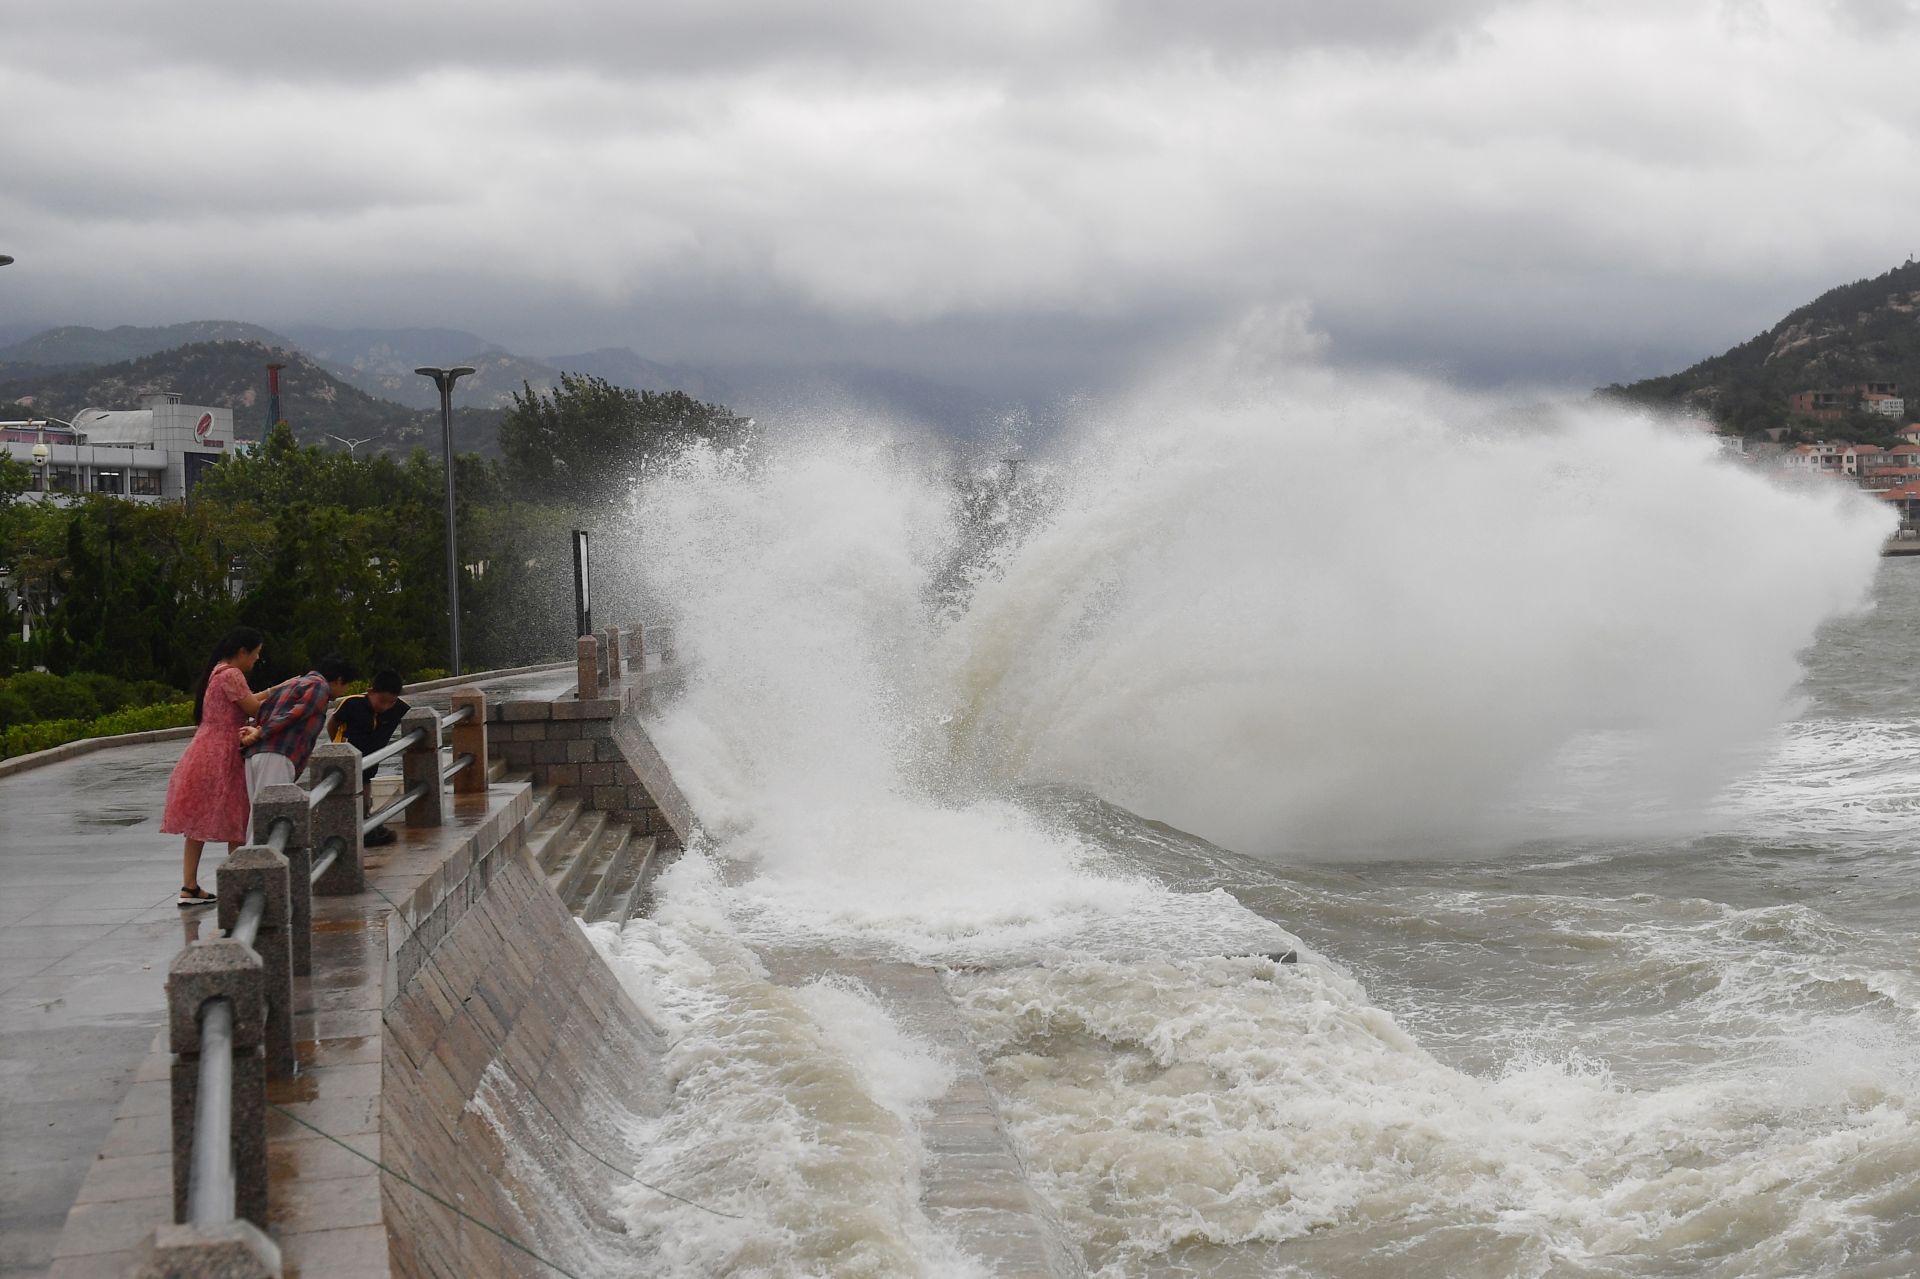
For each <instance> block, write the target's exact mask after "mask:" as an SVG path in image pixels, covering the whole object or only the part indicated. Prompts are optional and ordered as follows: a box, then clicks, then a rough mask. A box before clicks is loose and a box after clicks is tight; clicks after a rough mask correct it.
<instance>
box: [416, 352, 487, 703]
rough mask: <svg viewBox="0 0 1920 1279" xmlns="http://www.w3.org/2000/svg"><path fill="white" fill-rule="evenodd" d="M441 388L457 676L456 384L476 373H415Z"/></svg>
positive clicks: (450, 604) (449, 583)
mask: <svg viewBox="0 0 1920 1279" xmlns="http://www.w3.org/2000/svg"><path fill="white" fill-rule="evenodd" d="M414 372H415V373H418V374H419V375H420V376H421V377H430V378H432V379H433V384H434V385H435V386H437V387H439V388H440V438H441V441H442V442H443V443H444V444H445V446H446V457H447V625H448V627H449V630H450V633H451V635H452V637H453V654H452V656H453V674H455V675H458V674H460V673H461V670H460V544H459V538H460V534H459V531H458V529H457V528H456V527H455V525H454V518H453V384H454V383H455V382H458V381H459V380H460V379H461V378H463V377H465V376H466V375H467V374H469V373H471V372H473V370H472V369H470V368H468V367H467V366H466V365H464V364H463V365H461V366H460V367H459V368H453V369H436V368H431V367H426V368H418V369H415V370H414Z"/></svg>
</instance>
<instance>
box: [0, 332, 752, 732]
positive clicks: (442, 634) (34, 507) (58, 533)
mask: <svg viewBox="0 0 1920 1279" xmlns="http://www.w3.org/2000/svg"><path fill="white" fill-rule="evenodd" d="M214 345H221V344H214ZM225 345H233V344H225ZM258 355H259V352H258V351H254V352H252V353H251V354H250V355H248V356H247V358H248V359H253V358H255V357H257V356H258ZM518 408H519V409H520V410H524V411H525V414H526V418H525V421H523V423H522V426H521V430H520V432H519V434H518V435H517V436H516V440H517V447H519V448H520V450H521V456H523V457H530V458H531V457H540V458H544V459H545V462H546V465H545V466H544V467H536V468H535V474H533V475H532V476H531V477H523V476H521V475H518V474H515V473H514V472H512V471H511V470H509V469H508V468H504V467H502V466H500V465H499V464H497V463H494V462H490V461H487V460H484V459H482V458H479V457H475V456H472V455H464V456H461V457H459V458H458V459H457V460H456V481H457V491H458V499H459V500H458V507H457V511H456V518H457V521H458V533H459V547H460V561H461V563H462V565H463V571H464V574H465V576H464V578H463V581H462V585H461V603H462V609H461V628H462V636H463V652H462V656H463V659H464V664H465V665H466V667H467V669H469V670H476V669H486V668H491V667H504V666H517V665H525V664H528V663H532V662H540V661H551V660H557V659H564V658H566V657H568V656H569V654H570V652H571V641H572V638H573V635H572V581H571V545H570V542H569V539H568V536H567V531H568V530H569V529H570V528H590V529H593V530H594V531H595V532H596V534H608V533H613V532H615V531H616V530H614V529H611V528H607V527H606V526H605V524H604V522H603V517H602V516H601V515H600V514H599V509H597V508H595V507H593V506H591V505H590V504H589V499H590V498H592V497H595V496H599V495H605V494H609V493H611V492H615V491H618V490H619V489H620V487H621V486H622V485H624V483H625V481H626V479H627V478H628V477H629V476H631V475H633V474H637V473H638V471H639V470H640V469H641V468H642V467H644V466H645V465H647V464H649V463H650V462H652V461H653V460H654V459H656V458H658V457H660V456H661V455H662V454H663V453H664V452H665V451H666V450H669V449H673V448H678V447H680V446H682V445H683V444H685V443H687V442H689V441H692V440H713V441H716V442H722V443H728V442H732V441H734V440H737V439H739V438H740V437H741V435H742V434H743V432H744V428H745V426H746V423H745V422H743V421H742V420H741V419H738V418H735V417H734V416H732V415H731V414H729V413H728V412H727V411H726V410H725V409H723V408H719V407H718V406H715V405H709V404H702V403H700V402H698V401H695V400H692V399H689V398H688V397H686V396H684V395H678V394H667V395H654V394H650V393H642V392H633V391H625V390H621V389H619V388H615V387H611V386H608V385H607V384H606V383H604V382H595V381H593V380H591V379H568V380H567V384H566V385H565V386H563V388H562V389H561V391H559V392H556V393H555V394H554V395H553V396H551V397H543V396H540V395H536V394H535V393H534V392H533V391H532V390H531V389H530V388H529V389H527V390H526V393H525V395H524V396H522V397H521V403H520V405H519V406H518ZM15 469H16V470H23V468H15ZM602 469H604V470H606V471H607V472H608V473H609V476H610V478H609V479H608V481H607V482H606V483H604V484H602V483H600V482H599V481H598V478H597V477H598V475H599V473H600V471H601V470H602ZM14 478H18V477H16V476H13V475H12V473H11V472H9V471H8V470H6V469H5V468H4V467H0V569H4V570H5V576H4V577H3V578H0V582H4V583H5V584H6V586H7V589H6V590H5V591H4V592H0V627H4V629H0V676H10V678H6V679H0V730H4V731H5V732H6V733H7V737H6V739H5V743H4V747H3V749H4V750H5V751H7V752H9V753H20V752H22V751H26V750H40V749H45V748H46V747H48V746H53V745H58V744H59V743H60V742H63V741H68V740H72V739H73V738H75V737H80V736H87V735H92V734H95V733H97V732H104V731H115V732H128V731H137V729H136V728H128V727H122V726H120V725H125V724H129V723H135V722H136V721H137V724H138V725H139V726H147V727H155V726H160V725H159V723H158V722H152V723H150V722H149V721H154V720H166V719H167V718H168V716H169V715H170V714H171V712H164V713H163V712H162V711H160V710H159V709H158V708H160V707H165V706H174V705H177V704H179V703H180V702H181V701H182V700H183V699H184V697H185V692H184V690H188V689H191V688H193V687H194V686H195V684H196V683H197V682H198V681H199V679H200V678H201V675H202V672H203V671H204V669H205V665H206V659H207V653H208V650H209V648H210V647H211V645H212V644H213V642H214V641H215V640H216V639H218V638H219V637H220V636H221V635H222V634H224V633H225V632H226V631H227V630H229V629H230V628H231V627H233V626H235V625H239V624H246V625H250V626H254V627H257V628H259V629H260V630H261V631H262V632H264V633H265V635H266V647H265V651H264V653H263V655H262V659H261V665H260V666H259V667H258V668H256V670H255V672H254V676H253V682H254V683H255V684H256V686H258V685H262V684H266V683H271V682H275V681H277V680H279V679H281V678H283V677H284V676H286V675H289V674H297V673H300V672H303V671H305V670H308V669H310V668H311V667H312V665H313V664H314V663H315V662H316V661H318V660H319V659H320V658H321V657H323V656H325V655H327V654H330V653H336V652H337V653H339V654H341V655H343V656H345V657H347V658H348V659H350V660H352V661H353V662H354V663H355V664H357V665H358V666H359V667H360V668H361V669H362V670H363V671H373V670H378V669H381V668H383V667H393V668H395V669H397V670H400V671H402V672H403V673H405V676H406V678H408V679H409V680H410V681H415V682H418V681H422V680H426V679H430V678H432V677H433V676H434V675H435V674H436V673H437V672H439V671H441V670H443V669H444V668H445V667H447V666H448V665H450V662H449V653H448V634H447V615H446V592H447V582H446V559H445V553H446V552H445V548H446V519H445V483H444V472H443V469H442V467H441V465H440V462H439V459H438V457H437V456H435V455H433V454H431V453H429V452H427V451H424V450H421V449H417V448H416V449H414V450H413V451H412V452H411V453H410V454H408V455H406V456H404V457H398V456H393V455H389V454H378V455H373V456H366V457H361V458H358V459H355V458H353V457H351V456H349V455H348V454H346V453H343V452H340V451H338V450H334V449H326V448H320V447H315V446H311V445H307V446H303V445H302V444H300V443H299V441H298V440H297V439H296V438H295V434H294V432H293V431H292V430H290V429H289V428H288V427H287V426H286V425H285V424H281V425H280V426H278V427H276V428H275V429H274V430H273V431H271V432H269V433H268V434H267V436H266V438H265V439H264V440H263V441H262V442H261V444H260V446H259V447H258V448H257V449H255V450H253V451H252V452H250V453H248V454H235V455H230V456H228V457H227V458H225V459H224V460H222V461H221V462H220V463H219V465H217V466H216V467H214V468H213V469H212V470H211V471H209V472H208V473H207V474H206V476H205V477H204V478H203V479H202V480H201V482H200V484H199V486H198V487H197V488H196V490H195V492H194V494H193V496H192V498H191V500H189V501H187V502H185V503H174V502H160V503H137V502H133V501H129V500H126V499H122V498H116V497H107V496H99V495H90V496H82V497H77V498H69V499H64V500H61V501H58V502H38V501H13V500H8V497H9V489H8V487H7V486H8V484H9V483H11V481H12V479H14ZM576 489H579V490H580V491H576ZM530 493H531V494H532V495H533V496H536V497H538V498H540V499H541V500H538V501H530V500H527V499H528V496H529V494H530ZM617 545H618V544H617V538H608V539H607V540H603V541H598V542H596V549H600V548H602V547H606V548H609V549H610V551H611V553H612V555H613V557H614V558H613V559H612V560H609V561H608V563H617V562H618V558H619V555H620V552H619V551H618V549H617ZM603 571H605V570H604V569H603ZM605 620H621V619H617V618H615V619H605ZM23 622H25V623H28V624H29V625H30V629H31V638H30V639H23V638H22V636H21V632H22V623H23ZM35 667H40V668H44V671H35V670H34V669H33V668H35ZM15 672H18V673H17V674H16V673H15ZM46 672H51V673H46ZM63 676H66V677H69V678H62V677H63ZM188 705H189V709H190V703H189V704H188ZM149 710H151V711H153V714H152V715H148V714H147V712H148V711H149ZM129 717H131V718H129ZM185 721H186V716H185V714H184V713H183V714H181V715H180V716H179V722H183V723H184V722H185ZM103 724H104V725H107V726H108V727H106V728H102V727H101V725H103Z"/></svg>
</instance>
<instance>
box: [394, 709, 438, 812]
mask: <svg viewBox="0 0 1920 1279" xmlns="http://www.w3.org/2000/svg"><path fill="white" fill-rule="evenodd" d="M416 728H417V729H420V730H421V736H420V740H419V741H417V742H415V743H414V744H413V745H411V746H409V747H407V749H406V750H405V751H404V752H403V753H402V754H401V756H400V785H401V787H402V789H403V790H412V789H413V788H414V787H415V786H418V785H420V784H421V783H422V782H424V783H426V784H427V793H426V794H425V795H422V796H421V797H420V798H419V799H416V800H415V801H413V803H412V804H411V805H410V806H409V807H408V808H407V825H409V826H440V825H443V824H445V822H446V820H447V788H446V785H445V783H443V782H442V781H441V780H440V712H439V711H436V710H434V709H433V708H432V707H429V706H416V707H414V708H413V709H412V710H410V711H408V712H407V713H406V714H405V715H404V716H402V717H401V719H400V732H401V734H402V735H403V736H404V735H405V734H407V733H411V732H412V731H413V730H414V729H416Z"/></svg>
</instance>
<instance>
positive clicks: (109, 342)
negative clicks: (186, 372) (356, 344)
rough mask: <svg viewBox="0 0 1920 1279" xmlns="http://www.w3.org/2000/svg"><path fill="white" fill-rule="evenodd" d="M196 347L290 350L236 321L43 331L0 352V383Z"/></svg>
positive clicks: (270, 333) (76, 326) (275, 336)
mask: <svg viewBox="0 0 1920 1279" xmlns="http://www.w3.org/2000/svg"><path fill="white" fill-rule="evenodd" d="M199 342H257V343H259V344H261V345H262V346H270V347H277V348H280V349H283V350H284V349H290V348H291V347H292V345H293V344H292V343H290V342H288V341H287V340H286V339H285V338H283V337H281V336H280V335H279V334H278V333H275V332H273V331H272V330H271V329H264V328H261V327H260V326H259V325H258V324H247V323H244V322H243V321H240V320H192V321H189V322H187V323H185V324H162V325H136V324H122V325H120V326H118V327H117V328H111V329H94V328H88V327H87V326H85V325H81V324H68V325H63V326H61V327H60V328H57V329H47V330H44V331H43V332H39V333H35V334H34V335H33V336H31V337H28V338H25V339H23V340H22V341H19V342H15V343H13V344H12V345H10V346H4V347H0V379H9V378H14V377H21V376H27V375H30V374H32V373H35V372H39V371H44V370H52V369H86V368H94V367H96V366H98V365H102V364H121V363H124V362H126V361H128V360H138V359H140V358H142V357H143V356H148V355H154V354H157V353H159V352H161V351H170V350H172V349H173V348H174V347H179V346H191V345H194V344H195V343H199Z"/></svg>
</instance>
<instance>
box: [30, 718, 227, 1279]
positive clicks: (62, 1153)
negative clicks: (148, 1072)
mask: <svg viewBox="0 0 1920 1279" xmlns="http://www.w3.org/2000/svg"><path fill="white" fill-rule="evenodd" d="M185 748H186V743H185V742H184V741H181V742H159V743H153V744H149V745H144V746H133V747H126V748H124V749H119V750H110V751H102V752H100V753H99V754H95V755H86V756H82V757H80V758H78V759H74V760H69V761H66V762H64V763H59V764H51V765H48V766H47V767H45V768H39V769H34V770H32V771H30V772H26V773H22V774H19V775H17V776H14V777H9V778H5V779H0V925H3V926H0V1275H7V1276H15V1275H21V1276H24V1275H41V1274H45V1273H46V1270H47V1267H48V1266H49V1264H50V1263H51V1260H52V1256H53V1246H54V1242H55V1240H56V1239H57V1238H58V1237H59V1234H60V1229H61V1225H62V1223H63V1222H64V1221H65V1219H66V1215H67V1210H68V1209H69V1208H70V1207H71V1206H72V1204H73V1202H74V1197H75V1195H76V1194H77V1193H78V1192H79V1189H80V1184H81V1182H82V1180H83V1179H84V1178H85V1177H86V1174H87V1170H88V1168H89V1167H90V1166H91V1164H92V1163H93V1161H94V1157H95V1155H96V1154H97V1153H98V1152H99V1150H100V1147H101V1145H102V1143H103V1142H104V1141H105V1140H106V1137H107V1132H108V1129H109V1127H110V1126H111V1125H112V1123H113V1118H114V1114H115V1112H116V1111H117V1110H118V1109H119V1107H120V1105H121V1103H122V1102H123V1101H124V1100H125V1099H126V1097H127V1094H128V1092H129V1090H130V1089H131V1088H132V1086H133V1083H134V1076H135V1073H136V1071H137V1070H138V1069H139V1066H140V1063H141V1061H142V1059H143V1058H144V1057H145V1056H146V1055H147V1049H148V1047H149V1045H150V1044H151V1043H152V1042H153V1037H154V1034H155V1032H156V1031H157V1030H158V1029H159V1027H160V1025H161V1023H162V1021H163V1020H164V1017H165V1013H166V998H165V983H166V975H167V965H168V964H169V963H171V962H172V959H173V956H174V955H175V954H176V953H177V952H178V951H179V949H180V947H181V946H182V945H183V944H184V943H186V942H188V941H192V940H194V939H195V938H197V937H198V936H200V935H202V934H201V932H200V930H201V929H205V930H206V933H205V935H208V936H211V935H212V932H213V930H214V927H215V921H214V919H213V912H212V911H211V910H208V909H205V908H200V909H195V910H187V911H182V910H180V909H178V908H177V907H176V906H175V905H174V904H173V903H174V895H175V891H176V890H177V889H178V888H179V886H180V840H179V839H178V838H177V837H175V836H171V835H162V834H161V833H160V809H161V805H162V802H163V800H164V799H165V796H166V787H167V777H168V775H169V774H170V773H171V772H172V770H173V765H174V761H175V760H177V759H179V757H180V752H181V751H182V750H184V749H185ZM224 858H225V853H224V850H220V851H211V850H210V851H209V853H208V856H207V857H206V859H205V861H204V862H203V864H202V867H201V875H202V882H203V883H212V882H213V881H212V872H213V868H214V867H216V866H218V865H219V864H220V862H221V861H223V860H224Z"/></svg>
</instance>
